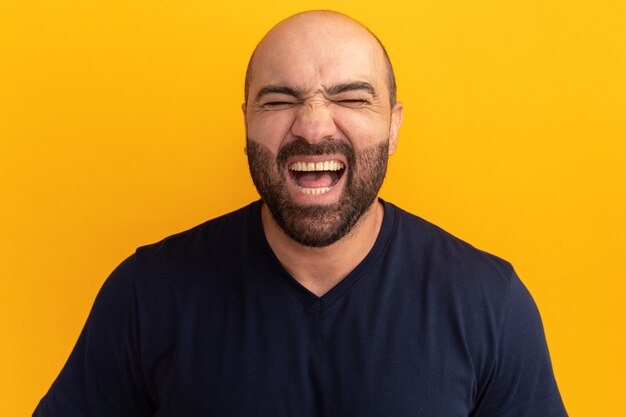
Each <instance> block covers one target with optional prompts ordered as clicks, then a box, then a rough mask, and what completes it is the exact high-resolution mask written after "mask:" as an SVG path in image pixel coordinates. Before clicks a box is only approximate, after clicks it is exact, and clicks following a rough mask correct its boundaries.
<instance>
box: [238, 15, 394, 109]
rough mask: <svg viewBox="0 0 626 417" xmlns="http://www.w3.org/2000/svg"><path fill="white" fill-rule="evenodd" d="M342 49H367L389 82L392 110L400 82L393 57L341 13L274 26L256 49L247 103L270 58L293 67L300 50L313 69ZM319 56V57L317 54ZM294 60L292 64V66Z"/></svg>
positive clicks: (301, 17)
mask: <svg viewBox="0 0 626 417" xmlns="http://www.w3.org/2000/svg"><path fill="white" fill-rule="evenodd" d="M341 46H344V47H351V48H352V49H355V48H356V49H363V53H368V54H369V55H370V60H371V64H372V65H375V66H379V67H381V68H380V69H381V70H382V72H381V74H382V75H383V77H384V79H385V84H386V89H387V91H386V95H387V96H388V98H389V104H390V107H391V108H393V107H394V105H395V103H396V81H395V76H394V72H393V67H392V65H391V61H390V59H389V55H388V54H387V51H386V50H385V47H384V46H383V44H382V43H381V42H380V40H379V39H378V38H377V37H376V36H375V35H374V34H373V33H372V32H371V31H370V30H369V29H367V28H366V27H365V26H363V25H362V24H361V23H359V22H357V21H356V20H354V19H352V18H350V17H348V16H346V15H343V14H341V13H337V12H333V11H327V10H316V11H308V12H303V13H299V14H296V15H294V16H291V17H288V18H287V19H285V20H283V21H281V22H280V23H278V24H277V25H276V26H274V27H273V28H272V29H271V30H270V31H269V32H268V33H267V34H266V35H265V36H264V37H263V39H262V40H261V42H259V44H258V45H257V47H256V48H255V50H254V52H253V54H252V56H251V57H250V61H249V62H248V68H247V70H246V79H245V86H244V87H245V91H244V94H245V99H246V101H248V100H249V97H248V96H249V94H250V85H251V83H252V82H253V80H254V79H255V77H256V75H257V69H258V67H261V66H265V65H267V64H268V61H269V59H268V57H269V58H274V61H276V60H279V61H280V58H281V56H283V57H286V59H285V60H284V61H282V62H281V65H292V64H294V62H293V57H294V54H293V53H291V54H290V53H289V50H292V51H293V50H300V56H301V57H303V58H305V59H306V58H308V57H306V55H307V54H306V52H307V51H308V50H310V51H311V52H312V54H311V57H310V59H311V65H313V66H314V64H315V62H313V61H314V60H315V59H317V60H327V59H332V57H333V56H334V55H336V54H338V53H341ZM315 53H316V54H315ZM290 60H291V62H290Z"/></svg>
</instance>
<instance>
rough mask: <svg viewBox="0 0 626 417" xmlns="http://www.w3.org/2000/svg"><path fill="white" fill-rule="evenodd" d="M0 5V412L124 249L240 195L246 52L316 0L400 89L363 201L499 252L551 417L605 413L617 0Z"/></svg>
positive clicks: (54, 354) (617, 283) (32, 384)
mask: <svg viewBox="0 0 626 417" xmlns="http://www.w3.org/2000/svg"><path fill="white" fill-rule="evenodd" d="M295 3H296V2H290V1H284V0H276V1H272V2H262V1H239V2H221V3H220V2H217V3H216V2H209V1H208V0H204V1H198V0H189V1H183V2H181V1H174V0H158V1H139V0H135V1H131V0H109V1H79V0H65V1H41V0H40V1H17V0H12V1H11V0H4V1H2V2H0V141H1V142H0V182H1V183H0V193H1V194H0V195H1V196H2V204H1V205H0V219H1V220H0V221H1V222H2V223H1V234H0V257H1V259H0V279H1V284H0V285H1V287H0V337H1V343H0V415H2V416H18V415H29V414H30V413H31V412H32V410H33V409H34V408H35V405H36V404H37V402H38V400H39V398H41V396H43V395H44V394H45V392H46V390H47V389H48V387H49V386H50V384H51V383H52V381H53V380H54V378H55V377H56V375H57V374H58V372H59V371H60V369H61V367H62V366H63V364H64V362H65V360H66V359H67V356H68V355H69V353H70V350H71V348H72V346H73V345H74V343H75V341H76V339H77V337H78V334H79V331H80V329H81V328H82V326H83V324H84V321H85V318H86V316H87V314H88V311H89V309H90V306H91V304H92V302H93V299H94V296H95V294H96V292H97V291H98V289H99V287H100V286H101V284H102V282H103V280H104V279H105V278H106V276H107V275H108V273H109V272H110V271H111V270H112V269H113V268H114V267H115V266H116V265H117V264H118V263H119V262H120V261H122V260H123V259H124V258H125V257H126V256H127V255H129V254H130V253H132V251H133V250H134V248H135V247H137V246H139V245H142V244H147V243H151V242H154V241H156V240H159V239H160V238H162V237H164V236H166V235H168V234H172V233H175V232H178V231H181V230H183V229H186V228H189V227H191V226H193V225H195V224H197V223H200V222H202V221H204V220H206V219H208V218H211V217H213V216H216V215H218V214H221V213H225V212H227V211H230V210H233V209H235V208H237V207H239V206H241V205H243V204H246V203H248V202H249V201H251V200H253V199H255V198H257V197H256V193H255V191H254V188H253V187H252V185H251V181H250V179H249V175H248V172H247V165H246V161H245V158H244V154H243V146H244V131H243V123H242V121H243V120H242V115H241V110H240V107H239V106H240V104H241V102H242V100H243V85H242V84H243V77H244V71H245V66H246V63H247V60H248V57H249V54H250V53H251V51H252V49H253V48H254V46H255V44H256V42H257V41H258V40H259V39H260V37H261V36H262V35H263V34H264V33H265V31H266V30H267V29H269V27H270V26H272V25H273V24H274V23H276V22H277V21H278V20H280V19H282V18H284V17H286V16H287V15H290V14H292V13H294V12H297V11H301V10H305V9H311V8H334V9H336V10H339V11H343V12H346V13H348V14H350V15H352V16H354V17H355V18H357V19H359V20H361V21H362V22H363V23H365V24H366V25H368V26H369V27H370V28H371V29H372V30H373V31H374V32H375V33H377V34H378V35H379V36H380V37H381V39H382V40H383V42H384V43H385V45H386V46H387V48H388V51H389V53H390V55H391V57H392V60H393V62H394V65H395V67H396V72H397V78H398V85H399V92H398V96H399V99H400V100H401V101H403V102H404V104H405V124H404V126H403V128H402V130H401V132H400V133H401V134H400V143H399V148H398V152H397V153H396V155H395V156H393V157H392V159H391V165H390V170H389V173H388V178H387V182H386V184H385V186H384V188H383V193H382V196H383V197H384V198H386V199H388V200H390V201H393V202H395V203H396V204H398V205H400V206H402V207H403V208H405V209H408V210H410V211H412V212H414V213H416V214H418V215H420V216H422V217H424V218H426V219H428V220H430V221H433V222H434V223H436V224H438V225H440V226H442V227H444V228H445V229H447V230H449V231H450V232H452V233H454V234H456V235H458V236H459V237H461V238H463V239H465V240H468V241H470V242H471V243H473V244H474V245H476V246H478V247H480V248H482V249H485V250H487V251H490V252H492V253H495V254H497V255H500V256H502V257H504V258H506V259H508V260H510V261H511V262H513V264H514V265H515V266H516V269H517V271H518V273H519V275H520V276H521V277H522V279H523V280H524V282H525V283H526V285H527V286H528V287H529V289H530V290H531V292H532V293H533V295H534V297H535V300H536V301H537V303H538V305H539V308H540V310H541V312H542V316H543V320H544V325H545V328H546V333H547V338H548V342H549V346H550V349H551V352H552V359H553V365H554V369H555V372H556V376H557V379H558V382H559V385H560V388H561V392H562V395H563V398H564V401H565V403H566V406H567V408H568V410H569V412H570V414H571V415H572V416H577V415H578V416H592V415H593V416H605V417H609V416H626V411H625V408H626V406H624V401H623V395H624V393H625V392H626V383H625V382H624V381H625V377H624V376H625V375H626V359H625V356H626V355H625V352H626V336H625V330H626V329H625V325H624V323H625V322H626V320H625V319H626V314H625V309H624V301H623V298H624V293H625V290H626V284H625V283H624V281H625V280H626V267H625V266H624V265H625V264H624V261H623V258H624V257H625V256H626V245H625V243H624V239H625V236H626V222H625V220H624V215H625V213H626V191H625V190H626V187H625V185H624V180H625V179H626V173H625V170H626V168H625V165H626V163H625V159H626V144H625V141H626V127H625V119H626V47H625V45H626V29H625V26H626V6H625V4H626V3H624V2H623V1H621V0H615V1H610V0H598V1H595V2H588V1H578V0H574V1H566V0H547V1H546V0H525V1H520V2H508V1H502V2H498V1H488V0H473V1H471V2H465V1H460V0H437V1H432V0H423V1H418V2H409V1H400V2H386V3H384V4H383V3H380V2H374V1H363V0H360V1H347V0H346V1H338V0H335V1H332V2H331V1H300V2H297V5H295Z"/></svg>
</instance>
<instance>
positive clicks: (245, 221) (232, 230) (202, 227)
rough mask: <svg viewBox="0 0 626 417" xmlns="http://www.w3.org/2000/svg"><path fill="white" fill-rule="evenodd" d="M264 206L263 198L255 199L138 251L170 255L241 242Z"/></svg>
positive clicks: (153, 255)
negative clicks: (260, 203) (261, 203)
mask: <svg viewBox="0 0 626 417" xmlns="http://www.w3.org/2000/svg"><path fill="white" fill-rule="evenodd" d="M259 210H260V207H259V202H258V201H257V202H254V203H251V204H249V205H247V206H245V207H242V208H240V209H238V210H236V211H233V212H231V213H228V214H224V215H222V216H219V217H216V218H214V219H211V220H208V221H206V222H204V223H202V224H199V225H197V226H195V227H193V228H191V229H189V230H186V231H183V232H180V233H176V234H174V235H171V236H168V237H166V238H164V239H162V240H161V241H159V242H156V243H153V244H149V245H145V246H142V247H139V248H138V249H137V255H138V256H139V257H145V258H169V257H175V256H192V255H193V254H194V253H195V252H197V251H198V250H200V251H203V253H202V255H203V256H204V255H206V252H205V251H207V250H208V251H212V250H218V249H219V248H224V247H225V246H228V245H231V244H233V243H238V242H239V241H240V240H241V239H242V235H244V234H246V233H248V232H249V229H250V226H251V225H252V224H253V223H254V222H255V220H256V218H257V217H258V212H259Z"/></svg>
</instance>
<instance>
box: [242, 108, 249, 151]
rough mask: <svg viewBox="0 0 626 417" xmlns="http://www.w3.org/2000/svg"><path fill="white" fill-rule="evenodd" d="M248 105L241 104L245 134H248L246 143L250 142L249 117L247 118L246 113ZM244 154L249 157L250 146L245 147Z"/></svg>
mask: <svg viewBox="0 0 626 417" xmlns="http://www.w3.org/2000/svg"><path fill="white" fill-rule="evenodd" d="M247 105H248V103H246V102H245V101H244V102H243V103H241V111H242V112H243V127H244V129H245V133H246V138H245V139H246V143H247V142H248V117H247V113H246V108H247ZM243 153H245V154H246V155H248V146H247V145H245V146H244V147H243Z"/></svg>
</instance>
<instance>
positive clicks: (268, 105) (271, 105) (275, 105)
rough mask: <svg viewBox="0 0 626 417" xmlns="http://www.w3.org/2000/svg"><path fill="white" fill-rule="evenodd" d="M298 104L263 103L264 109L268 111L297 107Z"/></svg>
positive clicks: (289, 102) (291, 102)
mask: <svg viewBox="0 0 626 417" xmlns="http://www.w3.org/2000/svg"><path fill="white" fill-rule="evenodd" d="M296 104H297V103H296V102H293V101H268V102H267V103H263V107H265V108H266V109H268V110H283V109H288V108H290V107H292V106H295V105H296Z"/></svg>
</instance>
